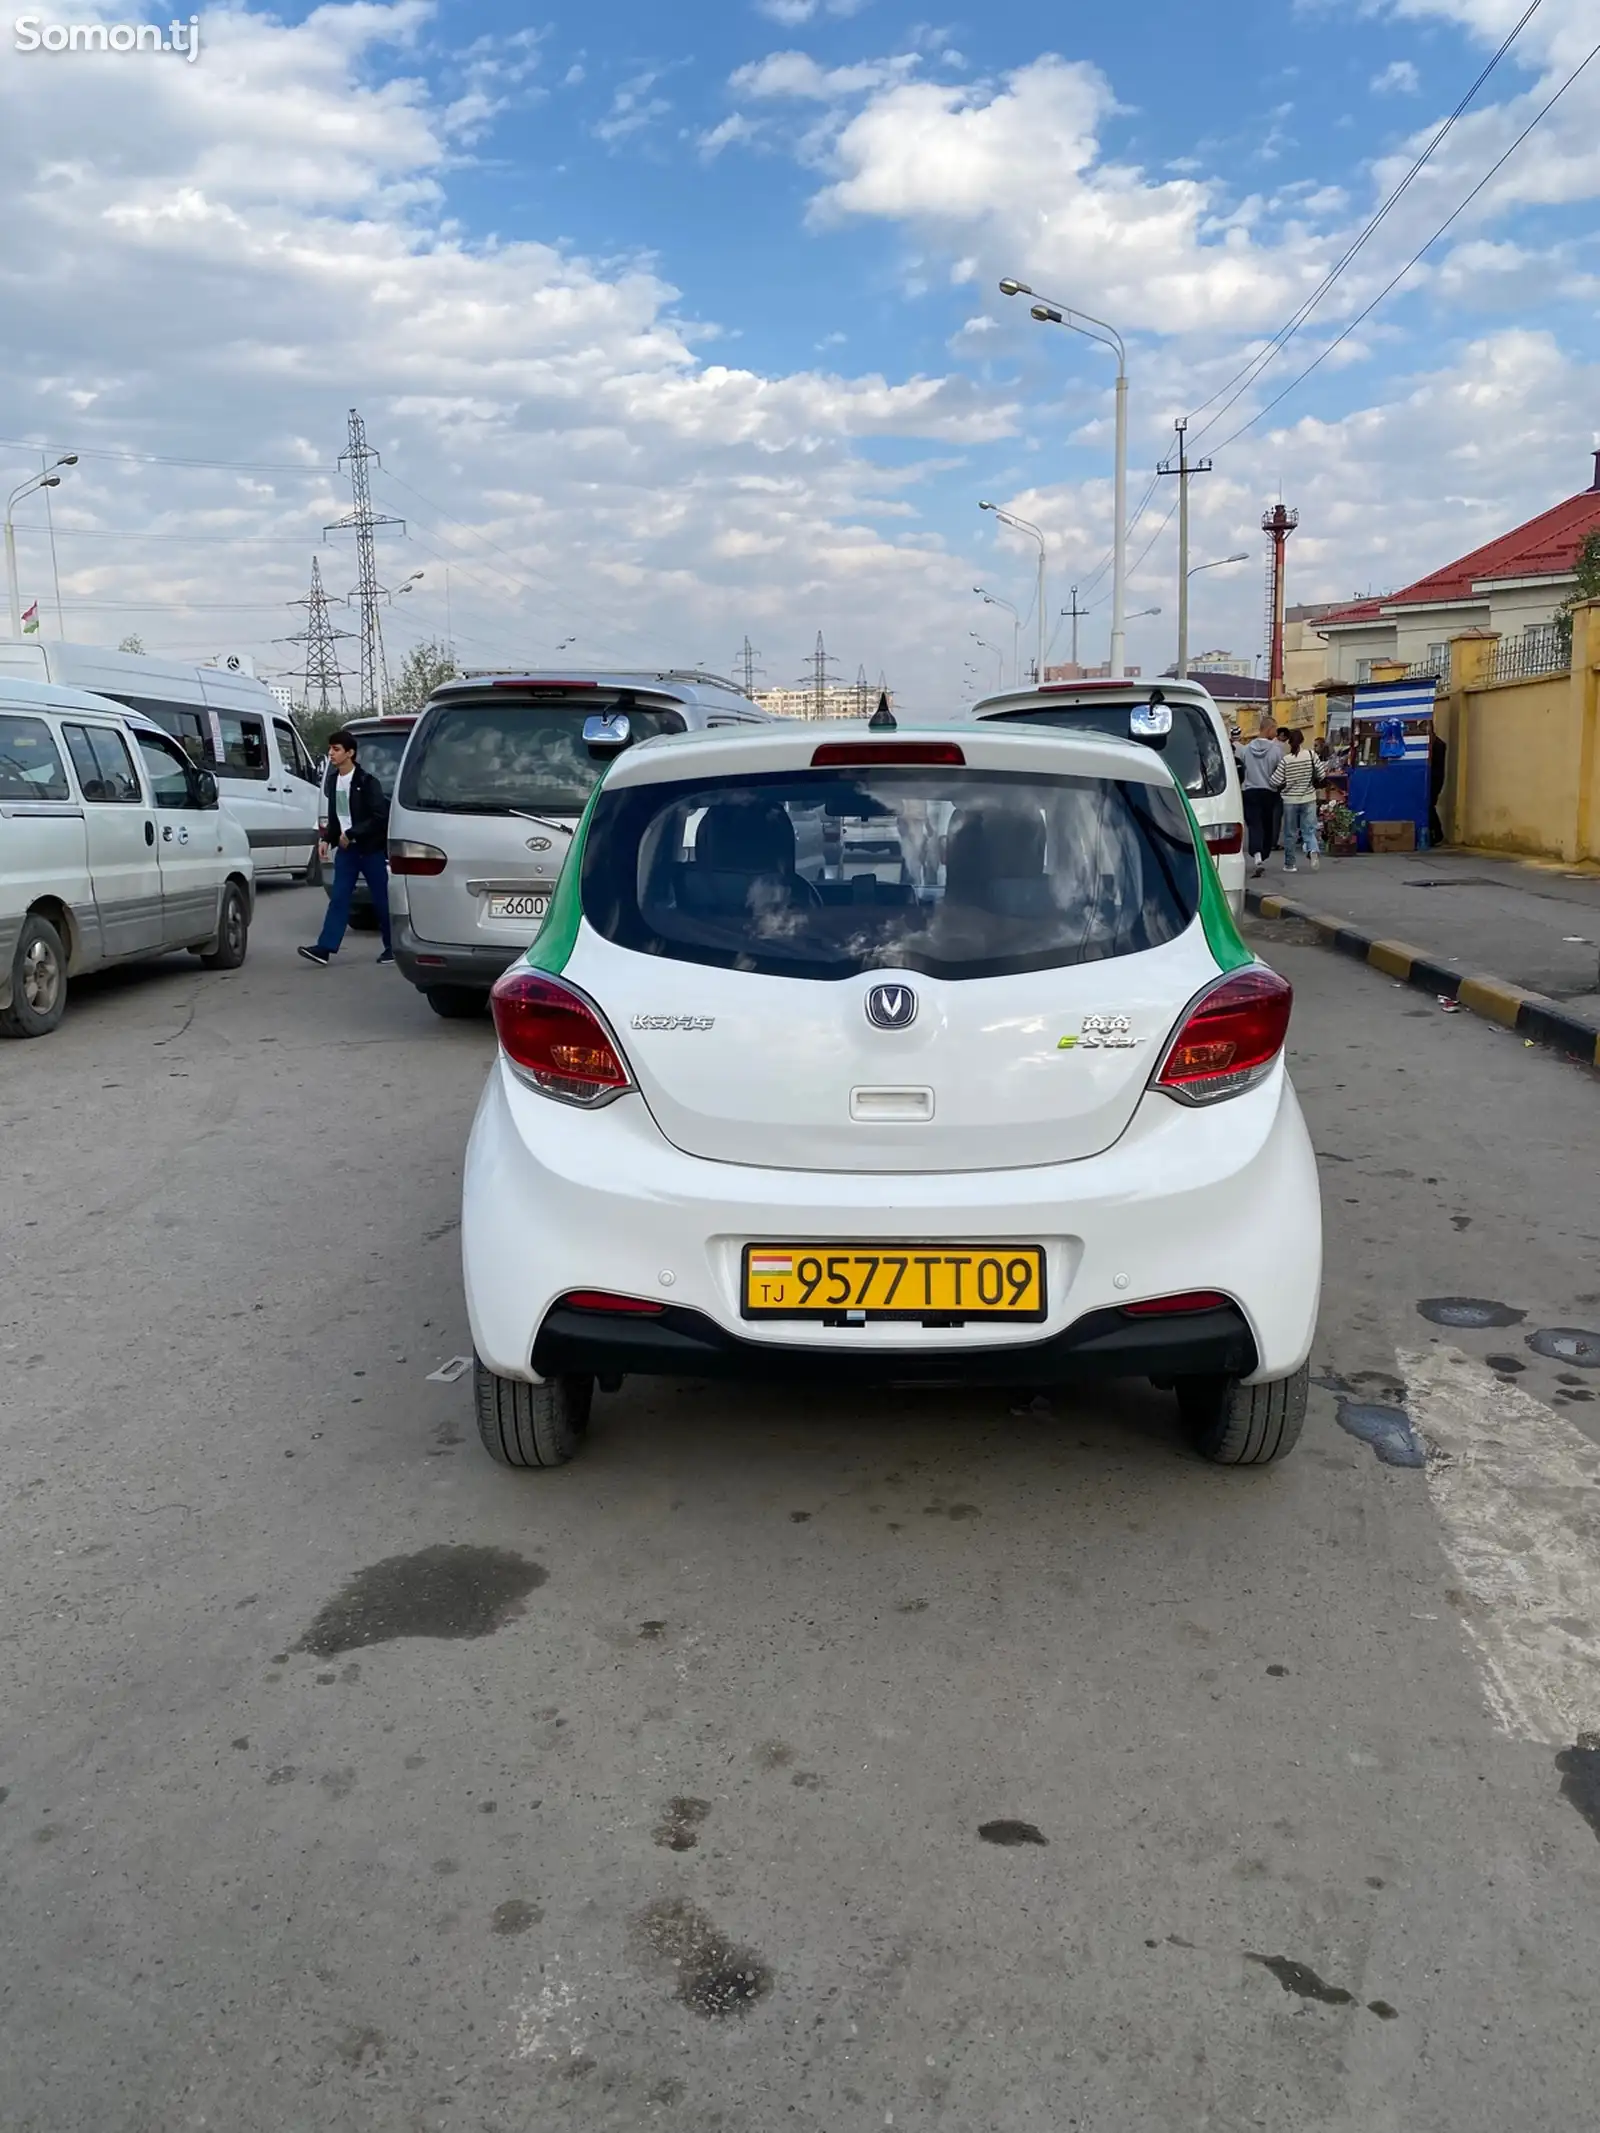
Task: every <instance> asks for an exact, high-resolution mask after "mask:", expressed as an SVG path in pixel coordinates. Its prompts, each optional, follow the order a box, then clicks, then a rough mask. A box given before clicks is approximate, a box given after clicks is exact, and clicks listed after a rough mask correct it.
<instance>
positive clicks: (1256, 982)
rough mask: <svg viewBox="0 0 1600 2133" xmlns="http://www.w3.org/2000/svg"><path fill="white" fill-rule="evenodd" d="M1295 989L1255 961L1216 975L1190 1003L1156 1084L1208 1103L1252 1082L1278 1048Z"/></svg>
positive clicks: (1182, 1096)
mask: <svg viewBox="0 0 1600 2133" xmlns="http://www.w3.org/2000/svg"><path fill="white" fill-rule="evenodd" d="M1293 1004H1294V989H1293V987H1292V986H1290V985H1289V984H1287V983H1286V982H1285V980H1284V979H1282V978H1280V977H1279V976H1278V973H1277V972H1276V971H1275V970H1268V969H1267V968H1266V966H1265V965H1264V964H1261V963H1257V964H1255V965H1254V966H1253V967H1252V968H1251V969H1249V970H1236V971H1235V972H1234V973H1233V975H1232V976H1231V977H1227V978H1220V979H1218V981H1217V983H1216V984H1215V985H1212V986H1209V987H1208V988H1207V990H1206V991H1205V992H1203V993H1202V994H1201V995H1200V997H1199V999H1198V1000H1195V1001H1194V1002H1192V1003H1191V1005H1190V1007H1189V1011H1188V1013H1187V1014H1186V1015H1185V1017H1184V1020H1183V1026H1182V1028H1181V1029H1180V1030H1179V1031H1178V1034H1177V1035H1176V1036H1175V1037H1174V1038H1173V1040H1172V1042H1171V1044H1169V1045H1168V1047H1167V1052H1166V1057H1165V1058H1164V1059H1163V1060H1162V1062H1161V1065H1160V1068H1159V1070H1158V1071H1157V1074H1156V1077H1155V1086H1156V1088H1158V1089H1164V1090H1165V1091H1166V1093H1167V1094H1168V1095H1169V1096H1175V1097H1176V1098H1177V1099H1178V1101H1179V1102H1180V1103H1186V1104H1211V1103H1216V1102H1217V1101H1218V1100H1219V1098H1221V1097H1224V1096H1237V1095H1239V1094H1240V1093H1241V1091H1243V1090H1245V1089H1249V1088H1253V1087H1254V1086H1255V1084H1256V1083H1257V1082H1258V1081H1260V1080H1261V1078H1262V1077H1263V1075H1265V1074H1266V1073H1268V1072H1269V1070H1270V1069H1271V1066H1272V1062H1273V1060H1274V1059H1276V1058H1277V1056H1278V1054H1279V1052H1281V1051H1282V1050H1283V1040H1284V1038H1285V1036H1286V1035H1287V1034H1288V1029H1289V1010H1290V1008H1291V1007H1292V1006H1293Z"/></svg>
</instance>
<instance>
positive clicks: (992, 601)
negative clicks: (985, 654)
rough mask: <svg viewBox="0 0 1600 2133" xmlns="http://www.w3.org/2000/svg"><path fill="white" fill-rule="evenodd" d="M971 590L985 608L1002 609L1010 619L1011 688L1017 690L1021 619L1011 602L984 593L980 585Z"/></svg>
mask: <svg viewBox="0 0 1600 2133" xmlns="http://www.w3.org/2000/svg"><path fill="white" fill-rule="evenodd" d="M972 589H973V591H974V592H975V593H976V594H977V596H978V598H979V599H980V600H982V601H983V602H984V603H985V604H986V605H987V606H989V607H1003V608H1004V609H1005V611H1006V613H1007V614H1008V615H1009V616H1010V617H1011V686H1012V687H1013V688H1014V689H1015V688H1019V687H1020V686H1021V684H1022V654H1021V652H1020V651H1019V650H1018V639H1019V637H1020V635H1021V631H1022V617H1021V616H1020V615H1019V614H1018V613H1017V611H1016V609H1015V608H1014V607H1013V606H1012V604H1011V602H1010V601H1009V600H1002V599H1001V597H1000V595H999V594H998V593H992V592H985V591H984V589H983V587H982V586H981V585H974V586H973V588H972Z"/></svg>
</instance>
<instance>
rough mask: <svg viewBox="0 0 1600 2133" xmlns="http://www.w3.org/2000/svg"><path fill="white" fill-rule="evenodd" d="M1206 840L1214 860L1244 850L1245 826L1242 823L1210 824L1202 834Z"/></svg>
mask: <svg viewBox="0 0 1600 2133" xmlns="http://www.w3.org/2000/svg"><path fill="white" fill-rule="evenodd" d="M1200 834H1201V835H1202V836H1203V837H1204V838H1205V840H1206V850H1207V851H1208V852H1209V853H1210V854H1211V856H1212V857H1213V858H1214V859H1220V858H1222V857H1223V855H1224V854H1225V853H1228V852H1242V851H1243V850H1244V824H1243V823H1242V822H1208V823H1207V824H1206V826H1205V828H1204V829H1203V830H1202V831H1201V833H1200Z"/></svg>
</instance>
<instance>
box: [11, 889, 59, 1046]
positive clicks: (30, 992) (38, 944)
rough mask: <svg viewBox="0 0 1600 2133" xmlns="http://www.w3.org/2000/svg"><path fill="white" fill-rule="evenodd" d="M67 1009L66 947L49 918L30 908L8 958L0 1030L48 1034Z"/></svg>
mask: <svg viewBox="0 0 1600 2133" xmlns="http://www.w3.org/2000/svg"><path fill="white" fill-rule="evenodd" d="M66 1011H67V951H66V949H65V948H64V947H63V946H62V942H61V935H60V934H59V933H58V932H57V931H56V929H55V927H54V926H52V925H51V923H50V921H49V919H47V918H42V917H41V916H40V915H39V913H38V912H37V911H30V912H29V913H28V915H27V917H26V918H25V919H24V920H23V921H22V931H21V932H20V933H19V934H18V935H17V947H16V953H15V954H14V955H13V956H12V958H11V1005H10V1006H9V1007H0V1033H3V1034H4V1035H6V1036H7V1037H48V1036H49V1034H50V1032H51V1031H52V1030H53V1029H54V1028H55V1027H56V1025H57V1023H58V1022H59V1021H60V1020H61V1017H62V1016H63V1015H64V1014H65V1013H66Z"/></svg>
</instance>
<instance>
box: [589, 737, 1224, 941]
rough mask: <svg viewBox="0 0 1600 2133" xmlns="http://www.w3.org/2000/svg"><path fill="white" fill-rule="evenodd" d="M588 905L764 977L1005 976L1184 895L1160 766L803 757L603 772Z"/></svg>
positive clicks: (1173, 906)
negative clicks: (697, 770)
mask: <svg viewBox="0 0 1600 2133" xmlns="http://www.w3.org/2000/svg"><path fill="white" fill-rule="evenodd" d="M582 896H583V910H584V916H585V917H586V918H587V919H588V921H589V924H590V925H591V926H593V927H594V929H595V930H596V932H598V933H600V934H602V935H604V937H605V938H606V939H607V940H610V941H615V942H616V943H617V945H618V946H619V947H622V948H630V949H633V950H635V951H637V952H639V953H641V954H645V955H655V956H662V957H665V958H667V959H669V960H671V961H674V962H680V963H709V964H712V965H714V966H716V967H717V968H720V969H724V970H750V971H758V972H762V973H765V974H767V975H769V976H773V977H796V978H847V977H852V976H854V975H855V974H856V973H858V972H860V971H863V970H871V969H902V970H920V971H925V972H927V973H928V974H929V975H930V976H934V977H945V978H983V977H1002V976H1007V975H1010V974H1012V973H1014V972H1019V971H1029V970H1052V969H1059V968H1061V967H1064V966H1066V965H1068V964H1073V963H1092V962H1100V961H1103V960H1105V959H1107V958H1109V957H1113V956H1121V955H1133V954H1136V953H1138V952H1139V950H1141V949H1145V948H1156V947H1159V946H1160V945H1161V944H1162V943H1163V942H1164V941H1169V940H1172V939H1174V938H1175V937H1176V936H1177V935H1178V934H1180V933H1182V932H1183V931H1184V929H1185V928H1186V927H1187V926H1188V925H1189V924H1190V922H1191V921H1192V920H1193V918H1194V916H1195V913H1196V911H1197V910H1198V908H1199V900H1200V870H1199V861H1198V858H1197V855H1196V852H1195V844H1194V835H1193V832H1192V830H1191V828H1190V824H1189V816H1188V814H1187V812H1186V810H1185V808H1184V805H1183V802H1182V800H1181V799H1180V798H1179V797H1178V794H1177V793H1176V792H1175V791H1174V790H1173V788H1172V786H1171V785H1170V784H1168V783H1166V782H1163V783H1161V784H1160V785H1147V784H1143V783H1140V782H1136V781H1134V780H1131V779H1129V780H1122V779H1111V778H1093V777H1073V776H1057V777H1040V776H1038V775H1037V774H1036V773H1033V772H1027V773H1018V772H1002V771H980V770H976V769H958V768H953V767H951V768H945V767H941V768H937V769H921V768H913V767H910V766H907V767H904V768H900V767H887V766H886V767H884V768H882V769H877V768H874V769H870V770H852V769H838V770H829V769H821V770H818V769H808V770H802V771H783V772H768V773H765V774H763V775H760V776H757V777H744V778H738V779H733V778H719V779H697V780H694V781H693V782H677V781H674V782H672V783H665V782H663V783H660V784H653V783H652V784H644V785H623V786H617V787H615V788H610V787H603V788H602V789H601V794H600V800H599V804H598V806H597V807H596V809H595V812H594V816H593V819H592V821H591V822H590V825H589V831H588V836H587V839H586V842H585V846H584V855H583V876H582Z"/></svg>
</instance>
